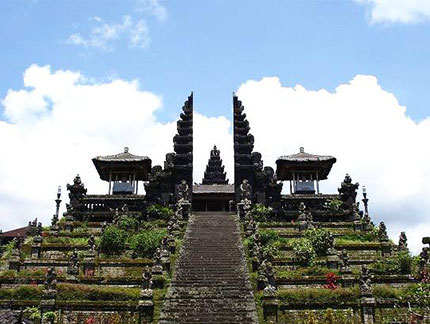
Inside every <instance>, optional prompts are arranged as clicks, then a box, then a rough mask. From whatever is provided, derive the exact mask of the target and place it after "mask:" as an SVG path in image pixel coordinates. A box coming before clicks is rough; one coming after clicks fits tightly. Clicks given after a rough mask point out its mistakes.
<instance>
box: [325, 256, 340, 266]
mask: <svg viewBox="0 0 430 324" xmlns="http://www.w3.org/2000/svg"><path fill="white" fill-rule="evenodd" d="M339 263H340V259H339V257H338V256H337V255H335V254H332V255H329V256H327V268H329V269H338V268H339Z"/></svg>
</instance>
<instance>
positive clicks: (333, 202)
mask: <svg viewBox="0 0 430 324" xmlns="http://www.w3.org/2000/svg"><path fill="white" fill-rule="evenodd" d="M342 205H343V202H342V201H341V200H339V199H336V198H335V199H329V200H327V201H326V202H325V203H324V209H326V210H327V211H330V212H339V211H341V210H342V209H341V207H342Z"/></svg>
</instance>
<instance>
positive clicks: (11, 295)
mask: <svg viewBox="0 0 430 324" xmlns="http://www.w3.org/2000/svg"><path fill="white" fill-rule="evenodd" d="M41 295H42V289H41V288H39V287H37V286H32V285H21V286H19V287H17V288H12V289H10V288H0V299H8V300H37V299H40V297H41Z"/></svg>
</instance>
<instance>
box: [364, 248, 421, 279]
mask: <svg viewBox="0 0 430 324" xmlns="http://www.w3.org/2000/svg"><path fill="white" fill-rule="evenodd" d="M412 264H413V257H412V256H411V254H410V253H409V251H401V252H399V253H397V254H396V255H394V256H392V257H389V258H384V259H381V260H379V261H377V262H375V263H374V264H373V265H372V268H373V270H374V272H375V273H379V274H411V273H412Z"/></svg>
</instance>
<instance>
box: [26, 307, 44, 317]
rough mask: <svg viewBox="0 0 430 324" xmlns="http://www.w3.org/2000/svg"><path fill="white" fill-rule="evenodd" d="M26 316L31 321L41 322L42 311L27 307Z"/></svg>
mask: <svg viewBox="0 0 430 324" xmlns="http://www.w3.org/2000/svg"><path fill="white" fill-rule="evenodd" d="M24 315H25V316H26V317H27V318H28V319H30V320H40V319H41V316H40V310H39V308H37V307H27V308H26V309H25V310H24Z"/></svg>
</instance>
